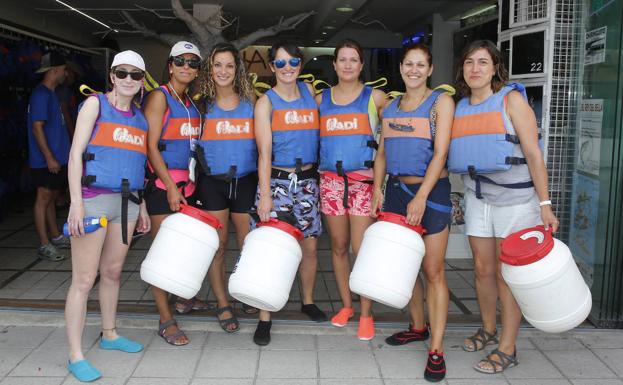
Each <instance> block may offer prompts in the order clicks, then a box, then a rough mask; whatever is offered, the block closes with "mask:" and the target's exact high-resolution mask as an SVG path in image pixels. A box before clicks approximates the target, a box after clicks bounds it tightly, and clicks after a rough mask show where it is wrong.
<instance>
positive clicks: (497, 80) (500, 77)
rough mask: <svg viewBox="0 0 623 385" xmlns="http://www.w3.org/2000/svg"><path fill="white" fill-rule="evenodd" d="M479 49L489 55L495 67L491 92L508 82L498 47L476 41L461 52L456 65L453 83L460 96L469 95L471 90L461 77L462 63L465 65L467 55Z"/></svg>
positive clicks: (490, 42)
mask: <svg viewBox="0 0 623 385" xmlns="http://www.w3.org/2000/svg"><path fill="white" fill-rule="evenodd" d="M479 49H485V50H486V51H487V52H488V53H489V56H491V60H492V61H493V66H494V67H495V74H494V75H493V79H491V89H492V90H493V92H498V91H499V90H501V89H502V87H504V85H505V84H506V83H507V82H508V71H507V70H506V66H505V65H504V58H503V57H502V53H501V52H500V50H499V49H498V47H497V46H496V45H495V44H494V43H493V42H492V41H491V40H476V41H473V42H472V43H471V44H470V45H468V46H467V48H465V50H463V54H462V55H461V60H460V61H459V62H458V63H457V68H456V78H455V81H456V89H457V91H458V93H459V95H461V96H470V95H471V89H470V88H469V86H468V85H467V83H466V82H465V77H464V76H463V63H465V60H467V57H468V56H469V55H471V54H472V53H474V51H477V50H479Z"/></svg>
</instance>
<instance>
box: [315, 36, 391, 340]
mask: <svg viewBox="0 0 623 385" xmlns="http://www.w3.org/2000/svg"><path fill="white" fill-rule="evenodd" d="M333 55H334V56H333V68H334V69H335V72H336V74H337V78H338V84H337V85H335V86H333V87H331V88H330V89H325V90H323V92H322V93H321V94H319V95H317V96H316V102H317V103H318V106H319V110H320V167H319V170H320V208H321V211H322V213H323V214H324V215H325V220H326V224H327V227H328V230H329V234H330V235H331V257H332V261H333V271H334V272H335V280H336V281H337V285H338V291H339V293H340V297H341V298H342V304H343V306H344V307H343V308H342V309H341V310H340V311H339V312H338V313H337V314H336V315H335V316H333V318H331V323H332V324H333V325H334V326H337V327H343V326H346V324H347V322H348V320H349V318H351V317H352V316H353V315H354V311H353V305H352V300H351V293H350V289H349V287H348V277H349V275H350V258H349V246H350V245H352V248H353V252H354V254H355V255H357V253H358V252H359V246H360V245H361V241H362V240H363V233H364V232H365V230H366V229H367V228H368V226H370V225H371V224H372V223H373V222H374V219H373V218H372V217H370V213H371V211H370V209H371V207H372V179H373V177H374V175H373V171H372V166H373V163H374V162H373V160H374V151H375V149H376V147H377V145H376V141H375V133H376V129H377V126H378V123H379V118H378V112H379V111H380V109H381V108H382V107H383V104H384V102H385V93H384V92H383V91H380V90H374V89H372V87H370V86H366V85H364V84H363V83H362V82H361V80H360V78H361V71H362V70H363V49H362V48H361V46H360V45H359V43H357V42H356V41H354V40H351V39H347V40H344V41H342V42H341V43H339V44H338V45H337V46H336V47H335V51H334V54H333ZM371 307H372V302H371V301H370V300H369V299H367V298H365V297H361V317H360V318H359V330H358V333H357V336H358V338H359V339H360V340H371V339H372V338H373V337H374V322H373V319H372V313H371Z"/></svg>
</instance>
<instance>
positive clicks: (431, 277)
mask: <svg viewBox="0 0 623 385" xmlns="http://www.w3.org/2000/svg"><path fill="white" fill-rule="evenodd" d="M444 268H445V266H444V264H443V263H437V262H426V261H424V263H423V264H422V270H423V271H424V275H425V276H426V282H428V283H439V282H441V281H443V280H445V270H444Z"/></svg>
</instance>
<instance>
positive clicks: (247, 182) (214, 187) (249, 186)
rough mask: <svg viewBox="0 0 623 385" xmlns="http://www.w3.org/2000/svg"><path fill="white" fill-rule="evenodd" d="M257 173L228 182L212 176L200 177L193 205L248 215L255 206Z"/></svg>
mask: <svg viewBox="0 0 623 385" xmlns="http://www.w3.org/2000/svg"><path fill="white" fill-rule="evenodd" d="M256 191H257V173H255V172H252V173H251V174H249V175H245V176H243V177H240V178H237V179H232V180H231V182H227V181H224V180H221V179H217V178H214V177H211V176H206V175H200V176H199V180H198V181H197V187H196V190H195V195H193V199H192V202H193V205H194V206H195V207H198V208H200V209H203V210H207V211H221V210H225V209H229V211H230V212H232V213H246V212H248V211H249V210H250V209H251V207H253V205H254V204H255V194H256Z"/></svg>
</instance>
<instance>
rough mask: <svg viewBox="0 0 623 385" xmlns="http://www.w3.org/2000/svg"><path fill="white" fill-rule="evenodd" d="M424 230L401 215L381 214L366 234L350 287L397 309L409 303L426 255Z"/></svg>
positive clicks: (351, 277) (360, 293) (351, 276)
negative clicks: (423, 237)
mask: <svg viewBox="0 0 623 385" xmlns="http://www.w3.org/2000/svg"><path fill="white" fill-rule="evenodd" d="M424 231H425V230H424V229H423V228H422V226H420V225H418V226H411V225H408V224H407V222H406V218H405V217H404V216H402V215H399V214H395V213H389V212H383V213H379V215H378V220H377V221H376V222H375V223H374V224H372V225H371V226H370V227H368V229H367V230H366V232H365V233H364V235H363V241H362V242H361V247H360V248H359V254H358V255H357V260H356V261H355V266H353V271H352V273H351V274H350V280H349V286H350V290H351V291H352V292H354V293H357V294H359V295H362V296H364V297H366V298H369V299H371V300H374V301H376V302H380V303H382V304H385V305H388V306H391V307H394V308H398V309H402V308H403V307H405V306H407V304H408V303H409V300H410V299H411V294H412V293H413V287H414V286H415V280H416V279H417V276H418V273H419V271H420V265H421V264H422V259H423V258H424V240H423V239H422V234H423V233H424Z"/></svg>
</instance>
